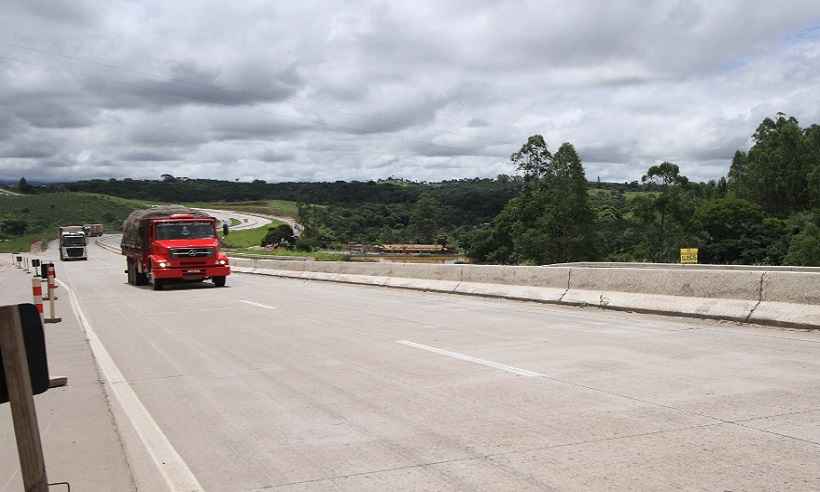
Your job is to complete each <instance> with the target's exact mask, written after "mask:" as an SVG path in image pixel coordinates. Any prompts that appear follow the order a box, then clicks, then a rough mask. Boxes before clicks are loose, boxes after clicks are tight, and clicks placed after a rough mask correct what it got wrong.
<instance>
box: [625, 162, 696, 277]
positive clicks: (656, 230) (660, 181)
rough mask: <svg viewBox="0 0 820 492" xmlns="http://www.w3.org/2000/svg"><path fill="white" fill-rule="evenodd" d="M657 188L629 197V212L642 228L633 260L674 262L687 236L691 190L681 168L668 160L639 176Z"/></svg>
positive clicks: (692, 201)
mask: <svg viewBox="0 0 820 492" xmlns="http://www.w3.org/2000/svg"><path fill="white" fill-rule="evenodd" d="M641 181H642V182H643V183H647V184H650V185H652V186H653V187H655V189H658V190H660V191H659V192H658V193H656V194H644V195H639V196H637V197H635V198H634V199H633V200H632V203H631V207H630V209H631V210H630V213H631V216H632V217H633V220H635V221H636V222H637V224H636V226H637V227H638V228H639V229H640V230H641V231H640V234H639V235H638V237H639V238H640V239H638V244H636V246H635V253H636V256H637V258H636V259H639V260H640V259H648V260H651V261H656V262H675V261H676V260H677V257H678V249H679V248H680V247H681V245H682V244H684V243H685V242H686V241H687V239H688V233H687V232H688V225H689V218H690V217H691V216H692V212H693V209H694V205H693V204H694V201H695V200H694V197H693V191H692V190H691V187H690V186H689V180H688V179H687V178H686V176H683V175H681V174H680V168H679V167H678V166H677V165H676V164H672V163H671V162H663V163H661V164H659V165H656V166H651V167H650V168H649V169H648V170H647V172H646V174H645V175H644V176H643V177H642V178H641Z"/></svg>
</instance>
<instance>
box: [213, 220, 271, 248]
mask: <svg viewBox="0 0 820 492" xmlns="http://www.w3.org/2000/svg"><path fill="white" fill-rule="evenodd" d="M281 224H283V222H279V221H278V220H273V221H271V223H270V224H267V225H264V226H262V227H257V228H256V229H244V230H239V231H237V230H232V231H229V233H228V235H227V236H224V235H222V232H221V231H220V233H219V235H220V236H221V237H222V244H223V245H225V247H226V248H250V247H251V246H259V245H260V244H261V243H262V239H264V237H265V235H266V234H267V233H268V229H270V228H271V227H276V226H278V225H281Z"/></svg>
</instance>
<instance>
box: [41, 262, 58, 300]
mask: <svg viewBox="0 0 820 492" xmlns="http://www.w3.org/2000/svg"><path fill="white" fill-rule="evenodd" d="M49 269H51V270H52V271H53V274H54V277H55V278H56V277H57V273H56V271H54V270H53V269H54V263H41V264H40V277H42V278H41V279H40V280H42V281H43V282H48V281H49V280H48V279H49V273H48V272H49ZM51 284H52V285H51V286H50V287H49V288H48V289H47V290H46V297H43V300H44V301H49V300H51V296H54V300H55V301H56V300H58V299H59V297H57V283H56V282H51Z"/></svg>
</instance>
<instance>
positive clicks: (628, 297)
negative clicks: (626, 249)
mask: <svg viewBox="0 0 820 492" xmlns="http://www.w3.org/2000/svg"><path fill="white" fill-rule="evenodd" d="M231 263H232V268H233V270H234V271H236V272H240V273H253V274H261V275H272V276H278V277H287V278H299V279H306V280H324V281H331V282H344V283H353V284H365V285H376V286H383V287H396V288H405V289H416V290H425V291H434V292H447V293H454V294H465V295H478V296H488V297H499V298H506V299H516V300H524V301H536V302H545V303H555V304H567V305H573V306H596V307H600V308H604V309H616V310H623V311H635V312H642V313H655V314H665V315H674V316H689V317H695V318H709V319H722V320H733V321H739V322H752V323H760V324H771V325H779V326H788V327H799V328H820V273H818V272H814V271H788V270H783V269H777V270H763V271H761V270H758V269H755V270H750V269H721V268H700V269H699V268H690V269H683V268H676V267H672V268H666V269H664V268H660V267H655V268H640V267H638V268H633V267H626V266H619V267H614V266H607V267H605V268H597V267H594V266H590V265H592V264H584V265H585V266H561V265H558V266H545V267H537V266H494V265H438V264H417V263H355V262H333V261H324V262H320V261H282V260H268V259H244V258H232V259H231Z"/></svg>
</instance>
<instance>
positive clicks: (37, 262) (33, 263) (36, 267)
mask: <svg viewBox="0 0 820 492" xmlns="http://www.w3.org/2000/svg"><path fill="white" fill-rule="evenodd" d="M31 267H32V268H34V276H35V277H37V278H40V260H38V259H37V258H34V259H33V260H31Z"/></svg>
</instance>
